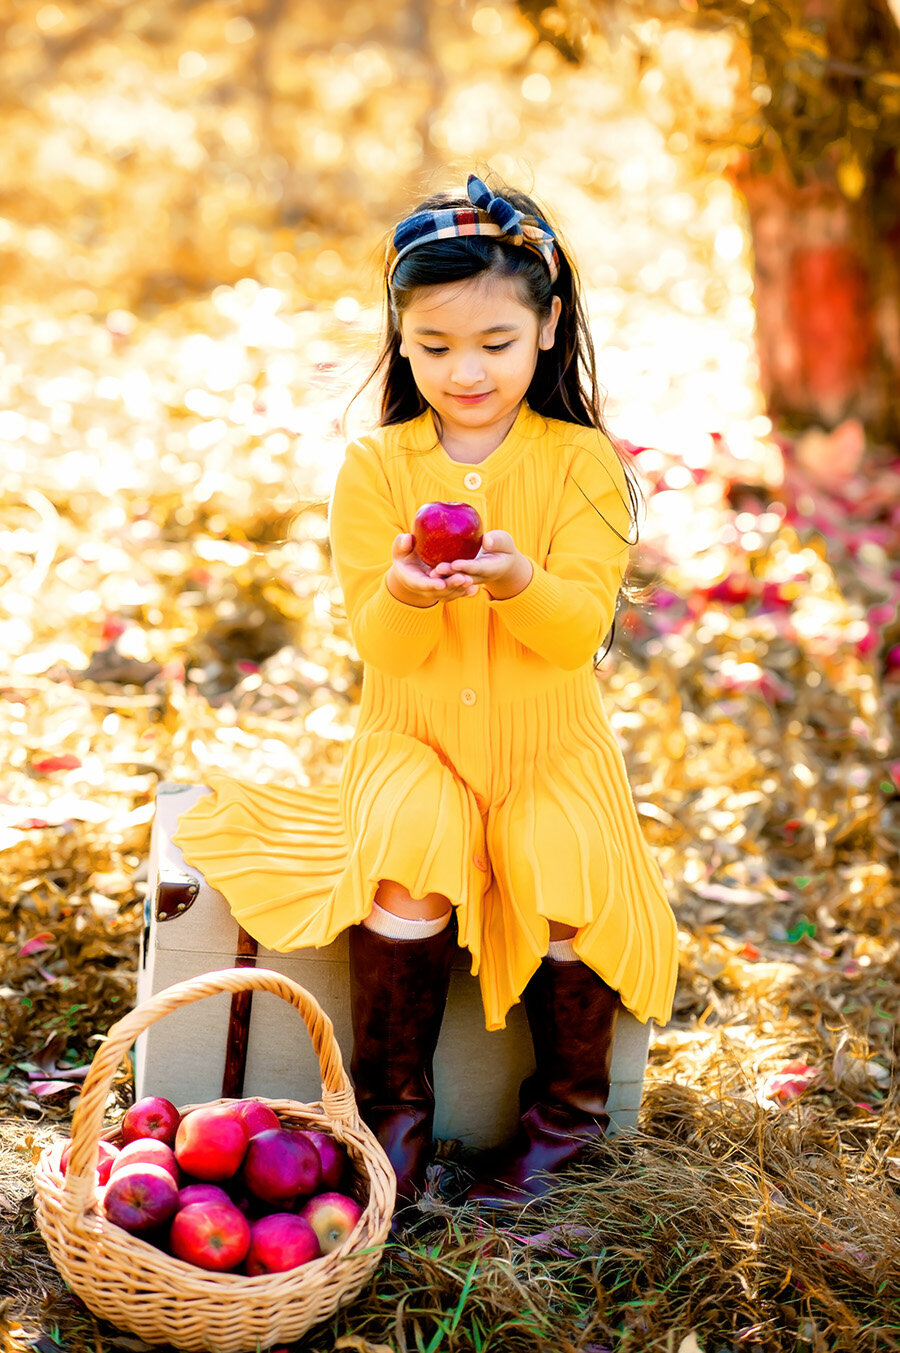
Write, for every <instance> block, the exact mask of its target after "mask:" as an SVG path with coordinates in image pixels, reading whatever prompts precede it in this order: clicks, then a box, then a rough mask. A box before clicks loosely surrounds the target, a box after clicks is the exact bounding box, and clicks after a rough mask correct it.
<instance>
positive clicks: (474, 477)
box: [463, 470, 481, 489]
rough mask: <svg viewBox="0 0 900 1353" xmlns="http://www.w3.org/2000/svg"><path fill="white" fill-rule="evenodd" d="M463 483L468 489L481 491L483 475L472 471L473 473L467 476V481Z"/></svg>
mask: <svg viewBox="0 0 900 1353" xmlns="http://www.w3.org/2000/svg"><path fill="white" fill-rule="evenodd" d="M463 483H464V484H465V486H466V488H467V489H480V488H481V475H480V474H476V472H475V471H474V470H471V471H470V472H469V473H468V474H467V475H466V477H465V479H464V480H463Z"/></svg>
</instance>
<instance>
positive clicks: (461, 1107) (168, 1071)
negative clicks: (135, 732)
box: [135, 782, 654, 1147]
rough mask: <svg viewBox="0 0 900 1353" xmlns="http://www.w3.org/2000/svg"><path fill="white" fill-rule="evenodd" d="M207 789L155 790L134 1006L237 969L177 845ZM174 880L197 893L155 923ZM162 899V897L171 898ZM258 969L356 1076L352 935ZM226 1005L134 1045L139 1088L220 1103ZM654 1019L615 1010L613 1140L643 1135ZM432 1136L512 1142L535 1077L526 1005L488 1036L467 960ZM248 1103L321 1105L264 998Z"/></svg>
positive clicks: (453, 1000)
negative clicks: (312, 1019)
mask: <svg viewBox="0 0 900 1353" xmlns="http://www.w3.org/2000/svg"><path fill="white" fill-rule="evenodd" d="M210 792H211V791H210V790H209V789H208V787H207V786H205V785H180V784H174V783H170V782H163V783H161V784H160V785H159V786H158V790H157V803H156V813H155V815H154V820H153V827H152V832H151V843H150V863H149V875H148V892H147V902H146V911H145V927H144V937H143V944H142V950H141V968H140V974H139V978H138V999H139V1000H141V1001H144V1000H146V999H148V998H149V997H150V996H151V995H154V994H155V993H156V992H158V991H161V990H162V989H163V988H164V987H167V986H170V985H171V984H172V983H173V982H179V981H181V980H183V979H184V978H187V977H194V976H196V975H197V974H198V973H202V972H210V971H212V970H214V969H216V968H227V967H231V966H232V965H233V963H234V961H235V954H236V952H237V944H238V925H237V922H236V921H235V919H234V917H233V916H232V914H231V911H230V909H229V907H228V903H227V902H226V900H225V898H224V897H223V895H222V894H221V893H220V892H219V891H218V890H217V889H215V888H212V887H211V886H210V884H209V883H208V882H207V881H206V879H205V878H204V877H203V875H202V874H201V873H200V872H199V871H198V870H196V869H194V868H192V867H191V866H190V865H188V864H187V862H186V861H185V859H184V856H183V855H182V853H181V851H180V850H179V849H178V847H177V846H176V845H174V844H173V842H172V836H173V834H174V833H175V831H176V830H177V819H178V817H179V816H180V815H181V814H182V813H184V812H186V811H187V810H188V808H190V807H191V806H192V805H193V804H194V803H196V802H197V800H198V799H199V798H200V797H201V796H202V795H204V794H208V793H210ZM179 880H181V881H183V882H184V883H186V884H188V883H192V884H194V885H196V887H197V893H196V897H195V899H194V900H193V902H192V903H191V905H190V906H189V908H188V909H187V910H185V911H184V912H183V913H182V914H181V915H178V916H175V917H173V918H172V919H169V920H159V919H158V918H157V901H158V898H159V895H160V884H161V883H164V884H168V885H172V884H176V883H178V882H179ZM164 891H165V889H164ZM257 964H258V966H260V967H265V968H273V969H274V970H275V971H276V972H280V973H284V974H285V975H286V976H288V977H292V978H293V979H294V980H295V981H296V982H299V983H300V985H301V986H304V987H306V989H307V990H308V991H310V992H312V994H313V995H314V996H315V998H316V1000H317V1001H318V1002H319V1004H320V1005H321V1006H322V1008H323V1009H324V1010H325V1012H326V1014H327V1015H328V1016H329V1018H330V1019H331V1020H332V1022H333V1024H334V1030H335V1035H336V1037H337V1041H338V1044H339V1045H340V1048H341V1051H342V1053H343V1055H344V1061H345V1063H346V1064H347V1065H348V1066H349V1062H350V1052H351V1049H352V1046H353V1039H352V1033H351V1026H350V1003H349V964H348V953H347V937H346V935H345V934H344V935H340V936H338V938H337V940H335V942H334V943H333V944H331V945H328V946H327V947H326V948H323V949H295V950H293V951H292V952H290V953H286V954H285V953H277V952H275V951H274V950H271V949H266V948H265V947H264V946H262V945H260V946H259V952H258V956H257ZM229 1009H230V997H229V996H228V995H226V994H223V995H222V996H214V997H211V998H209V999H208V1000H205V1001H200V1002H198V1003H196V1004H194V1005H191V1006H188V1007H186V1008H185V1009H183V1010H180V1011H176V1012H175V1013H174V1014H171V1015H167V1016H166V1018H165V1019H164V1020H159V1021H157V1023H156V1024H154V1025H152V1026H151V1028H150V1029H149V1030H148V1031H147V1032H146V1033H145V1034H142V1035H141V1037H140V1038H139V1039H138V1042H137V1045H136V1049H135V1089H136V1094H137V1096H138V1097H140V1096H142V1095H150V1094H155V1095H165V1096H166V1098H167V1099H171V1100H172V1101H173V1102H174V1103H176V1104H184V1103H191V1102H193V1103H197V1102H201V1101H205V1100H209V1099H216V1098H218V1097H219V1096H220V1095H221V1093H222V1076H223V1072H224V1068H225V1050H226V1042H227V1031H228V1016H229ZM653 1027H654V1026H653V1023H652V1021H648V1022H647V1023H646V1024H642V1023H641V1022H640V1021H639V1020H636V1019H635V1018H634V1016H633V1015H631V1014H630V1012H629V1011H627V1010H624V1009H623V1010H621V1011H620V1012H619V1017H618V1022H617V1026H616V1036H615V1043H614V1047H613V1062H612V1069H611V1078H610V1079H611V1084H610V1093H609V1101H608V1109H609V1114H610V1133H613V1132H616V1131H618V1130H620V1129H621V1128H626V1127H634V1126H636V1125H637V1114H638V1108H639V1105H640V1100H641V1091H642V1087H643V1078H644V1071H645V1068H646V1064H647V1053H648V1048H649V1041H650V1036H651V1030H652V1028H653ZM434 1069H435V1095H436V1102H437V1108H436V1113H435V1136H436V1137H439V1138H443V1139H449V1138H457V1139H459V1140H461V1141H463V1142H464V1143H466V1144H467V1145H469V1146H473V1147H487V1146H493V1145H494V1144H496V1143H497V1142H499V1141H502V1140H503V1139H504V1138H506V1137H507V1136H509V1134H510V1133H511V1132H512V1130H513V1128H514V1126H515V1123H516V1119H517V1106H518V1089H519V1083H520V1081H521V1080H522V1079H523V1077H524V1076H526V1075H528V1074H529V1072H531V1071H532V1070H533V1069H534V1054H533V1051H532V1047H531V1036H530V1033H529V1030H528V1024H527V1020H526V1018H525V1010H524V1007H523V1005H522V1004H521V1003H519V1004H517V1005H515V1006H513V1008H512V1009H511V1010H510V1012H509V1014H508V1016H507V1027H506V1028H505V1029H499V1030H495V1031H494V1032H491V1033H489V1032H488V1031H487V1030H486V1029H485V1027H484V1014H483V1010H482V1004H481V995H480V991H479V986H478V979H477V978H475V977H472V975H471V973H470V972H469V956H468V954H467V953H466V951H464V950H460V951H459V953H458V954H457V957H456V960H455V963H454V967H453V972H452V976H451V981H450V994H449V998H448V1001H447V1011H446V1014H445V1017H444V1023H443V1027H442V1029H441V1037H440V1041H439V1043H438V1048H437V1053H436V1056H435V1067H434ZM243 1093H244V1094H245V1095H268V1096H272V1097H274V1098H288V1099H296V1100H300V1101H301V1102H309V1101H312V1100H317V1099H319V1098H320V1097H321V1082H320V1079H319V1071H318V1065H317V1063H316V1061H315V1058H314V1056H313V1052H312V1048H311V1045H310V1042H309V1038H308V1037H307V1035H306V1032H305V1030H303V1029H301V1028H300V1027H298V1021H297V1017H296V1014H295V1012H293V1011H292V1010H291V1009H290V1008H289V1007H288V1006H287V1005H285V1003H284V1001H280V1000H278V999H277V997H274V996H272V995H270V994H269V993H267V992H257V993H255V994H254V996H253V1005H252V1017H251V1020H250V1031H249V1040H248V1047H247V1064H246V1073H245V1077H244V1083H243Z"/></svg>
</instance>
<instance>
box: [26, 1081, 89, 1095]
mask: <svg viewBox="0 0 900 1353" xmlns="http://www.w3.org/2000/svg"><path fill="white" fill-rule="evenodd" d="M77 1088H78V1087H77V1086H76V1085H75V1084H74V1083H73V1082H72V1081H32V1082H31V1084H30V1085H29V1086H28V1089H29V1090H30V1091H31V1093H32V1094H33V1095H37V1096H38V1098H39V1099H45V1098H46V1097H47V1096H48V1095H58V1094H59V1093H60V1091H62V1090H77Z"/></svg>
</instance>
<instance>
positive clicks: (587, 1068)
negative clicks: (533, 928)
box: [520, 958, 621, 1115]
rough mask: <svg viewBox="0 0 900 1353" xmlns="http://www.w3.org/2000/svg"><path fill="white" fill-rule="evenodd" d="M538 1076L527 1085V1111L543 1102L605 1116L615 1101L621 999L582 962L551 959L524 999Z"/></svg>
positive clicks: (524, 1107) (524, 1089) (524, 1101)
mask: <svg viewBox="0 0 900 1353" xmlns="http://www.w3.org/2000/svg"><path fill="white" fill-rule="evenodd" d="M523 1002H524V1005H525V1013H526V1015H527V1017H528V1024H529V1028H530V1029H531V1037H532V1041H533V1043H534V1056H535V1064H536V1066H535V1071H534V1074H533V1075H532V1076H529V1077H528V1078H527V1079H526V1080H525V1081H524V1082H523V1083H522V1087H521V1092H520V1104H521V1108H522V1110H523V1112H524V1111H526V1110H527V1109H529V1108H530V1107H531V1106H532V1105H533V1104H534V1103H536V1102H538V1101H540V1102H541V1103H543V1104H545V1105H546V1106H548V1107H550V1106H554V1105H557V1106H563V1107H564V1108H566V1109H572V1110H575V1111H576V1113H578V1112H580V1113H584V1114H589V1115H599V1114H603V1113H604V1111H605V1109H606V1101H607V1099H608V1097H609V1074H610V1066H611V1063H612V1048H613V1040H614V1038H615V1032H616V1021H617V1018H618V1013H619V1010H620V1009H621V1002H620V999H619V993H618V992H617V991H614V990H613V988H612V987H610V986H608V985H607V984H606V982H604V981H603V978H602V977H600V976H598V974H597V973H595V972H594V970H593V969H592V968H589V967H588V966H587V964H585V963H582V962H580V961H579V962H576V963H560V962H558V961H557V960H556V959H552V958H545V959H543V960H542V962H541V965H540V967H539V968H538V970H537V972H536V973H535V974H534V976H533V977H532V979H531V981H530V982H529V983H528V986H527V987H526V988H525V992H524V994H523Z"/></svg>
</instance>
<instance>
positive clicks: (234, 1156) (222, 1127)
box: [175, 1104, 248, 1182]
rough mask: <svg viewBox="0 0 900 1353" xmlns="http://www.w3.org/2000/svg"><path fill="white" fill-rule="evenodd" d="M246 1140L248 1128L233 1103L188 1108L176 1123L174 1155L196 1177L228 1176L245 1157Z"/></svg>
mask: <svg viewBox="0 0 900 1353" xmlns="http://www.w3.org/2000/svg"><path fill="white" fill-rule="evenodd" d="M247 1141H248V1137H247V1129H246V1127H245V1126H244V1124H243V1123H242V1121H241V1119H240V1118H239V1117H238V1115H237V1114H236V1113H235V1111H234V1107H233V1106H232V1105H229V1104H213V1105H210V1106H209V1107H207V1108H202V1109H191V1111H190V1113H186V1114H185V1115H184V1117H183V1118H182V1120H181V1122H180V1123H179V1124H178V1131H177V1133H176V1134H175V1158H176V1160H177V1161H178V1164H179V1165H180V1166H181V1168H182V1170H184V1172H185V1174H189V1175H193V1176H194V1178H195V1179H201V1180H203V1181H204V1182H208V1181H210V1180H216V1179H228V1178H229V1176H230V1175H233V1174H234V1172H235V1170H236V1169H237V1168H238V1166H239V1165H240V1163H241V1161H242V1160H243V1159H244V1156H245V1155H246V1153H247Z"/></svg>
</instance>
